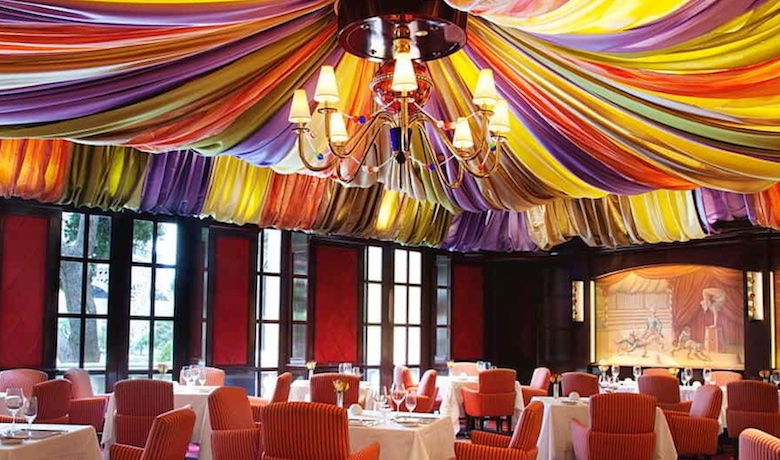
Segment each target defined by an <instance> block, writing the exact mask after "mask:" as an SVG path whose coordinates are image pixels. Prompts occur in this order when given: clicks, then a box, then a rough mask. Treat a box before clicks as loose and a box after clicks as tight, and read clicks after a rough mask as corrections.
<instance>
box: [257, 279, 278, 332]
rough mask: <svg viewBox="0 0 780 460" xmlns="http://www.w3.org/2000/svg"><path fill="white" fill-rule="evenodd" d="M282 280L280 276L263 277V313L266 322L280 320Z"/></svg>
mask: <svg viewBox="0 0 780 460" xmlns="http://www.w3.org/2000/svg"><path fill="white" fill-rule="evenodd" d="M281 291H282V288H281V279H280V278H279V277H278V276H264V277H263V297H262V299H263V312H262V316H261V318H262V319H264V320H273V321H278V320H279V309H280V304H281V299H282V292H281Z"/></svg>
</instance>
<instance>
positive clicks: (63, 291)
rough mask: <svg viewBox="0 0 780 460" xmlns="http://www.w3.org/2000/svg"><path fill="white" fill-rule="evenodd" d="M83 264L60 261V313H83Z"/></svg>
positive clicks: (58, 307) (58, 299)
mask: <svg viewBox="0 0 780 460" xmlns="http://www.w3.org/2000/svg"><path fill="white" fill-rule="evenodd" d="M82 267H83V265H82V264H81V262H68V261H65V260H62V261H60V292H59V295H58V297H57V303H58V306H57V310H58V311H59V312H60V313H81V284H82V276H81V275H82V272H81V270H82Z"/></svg>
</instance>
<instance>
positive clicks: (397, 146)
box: [289, 0, 510, 188]
mask: <svg viewBox="0 0 780 460" xmlns="http://www.w3.org/2000/svg"><path fill="white" fill-rule="evenodd" d="M336 11H337V12H338V14H339V26H340V33H339V43H340V45H341V46H342V47H343V48H344V49H345V50H346V51H348V52H349V53H351V54H354V55H356V56H358V57H360V58H363V59H369V60H372V61H378V62H381V65H380V66H379V68H378V70H377V71H376V74H375V75H374V77H373V79H372V80H371V83H370V85H369V88H370V90H371V92H372V93H373V95H374V102H375V107H377V109H376V110H375V111H374V112H373V113H371V114H370V115H368V116H364V115H361V116H355V115H347V114H344V113H342V112H341V111H339V110H338V109H337V104H338V102H339V101H340V93H339V88H338V82H337V80H336V75H335V72H334V70H333V67H332V66H328V65H326V66H323V67H322V68H321V69H320V72H319V78H318V80H317V85H316V88H315V91H314V102H315V103H316V104H317V108H316V111H317V113H319V114H321V115H322V116H323V123H322V124H323V127H322V130H323V131H324V132H322V133H315V132H314V130H313V129H312V128H310V126H309V125H310V122H311V121H312V115H311V111H310V105H309V104H310V103H309V98H308V95H307V93H306V91H305V90H303V89H298V90H296V91H295V92H294V94H293V98H292V105H291V107H290V113H289V121H290V122H291V123H293V124H294V131H295V132H296V134H297V149H298V156H299V158H300V160H301V162H302V164H303V165H304V166H305V167H306V168H307V169H309V170H311V171H315V172H323V171H329V170H331V169H335V173H336V175H337V176H338V178H339V180H341V181H342V182H345V183H349V182H352V181H353V180H354V179H355V177H356V175H357V173H356V171H358V170H359V169H360V168H364V167H366V161H367V158H368V157H369V155H368V152H369V150H370V149H371V148H372V147H376V148H377V152H378V160H377V163H378V164H377V165H376V166H373V167H372V168H373V171H374V172H376V171H378V170H380V169H381V168H383V167H385V166H386V165H388V164H389V163H390V162H392V161H395V162H396V163H397V164H398V165H400V166H404V165H407V164H413V165H416V166H418V167H421V168H427V169H429V170H432V171H436V173H437V174H438V176H439V178H440V180H441V182H442V183H444V184H446V185H447V186H448V187H451V188H457V187H459V186H460V185H461V183H462V182H463V178H464V174H465V173H468V174H470V175H472V176H474V177H476V178H487V177H489V176H490V175H491V174H493V173H494V172H495V171H496V170H497V169H498V167H499V164H500V159H501V153H502V150H503V149H504V143H505V141H506V136H507V134H508V133H509V130H510V127H509V110H508V106H507V103H506V101H505V100H503V99H501V98H500V97H499V95H498V91H497V90H496V84H495V80H494V77H493V71H492V70H491V69H482V70H481V71H480V73H479V78H478V80H477V85H476V87H475V88H474V90H473V92H472V98H471V99H472V102H473V103H474V106H475V108H476V109H475V111H474V112H473V113H470V114H468V115H466V116H461V117H458V118H457V120H455V122H454V123H452V122H445V121H442V120H439V119H437V118H435V117H434V116H432V115H431V114H430V113H429V112H427V111H426V110H425V105H426V104H427V103H428V101H429V99H430V96H431V92H432V90H433V81H432V79H431V77H430V75H429V73H428V69H427V66H426V64H425V61H429V60H434V59H440V58H443V57H445V56H448V55H450V54H452V53H454V52H456V51H458V50H459V49H460V48H461V47H462V46H463V45H464V44H465V42H466V32H465V25H466V21H465V20H466V17H465V15H464V14H463V13H462V12H458V11H455V10H453V9H451V8H449V7H448V6H447V5H446V3H444V2H443V1H425V0H423V1H416V2H406V1H368V2H366V1H362V0H361V1H358V0H341V1H339V2H337V4H336ZM345 118H346V119H349V120H352V121H356V122H357V124H358V125H359V128H358V129H357V130H356V131H355V132H353V133H350V132H349V131H348V129H347V122H346V119H345ZM472 127H475V128H476V132H475V131H473V130H472ZM415 133H420V135H421V136H422V145H426V146H427V147H424V148H420V149H419V151H415V152H414V154H413V152H412V144H413V142H412V138H413V136H414V134H415ZM317 135H320V136H322V135H324V139H325V140H326V143H327V148H326V149H324V150H325V151H324V152H318V151H317V149H316V148H315V147H314V145H313V144H314V142H313V139H315V138H316V137H318V136H317ZM380 136H385V137H387V138H389V143H387V142H377V141H378V140H379V139H380ZM429 136H436V137H437V138H438V139H437V141H438V142H436V143H433V142H431V139H430V138H429ZM307 145H308V146H309V148H308V150H307ZM434 145H438V146H441V147H442V149H443V150H444V151H441V152H436V151H435V150H436V149H434V148H433V146H434ZM311 152H314V155H312V153H311ZM345 161H349V162H352V163H354V164H356V165H357V168H356V167H354V165H352V166H353V167H350V166H347V167H344V165H343V164H342V162H345ZM447 163H452V165H451V166H450V167H448V165H447Z"/></svg>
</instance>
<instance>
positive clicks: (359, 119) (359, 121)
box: [358, 115, 368, 125]
mask: <svg viewBox="0 0 780 460" xmlns="http://www.w3.org/2000/svg"><path fill="white" fill-rule="evenodd" d="M366 121H368V120H367V119H366V116H365V115H361V116H359V117H358V123H360V124H361V125H364V124H366Z"/></svg>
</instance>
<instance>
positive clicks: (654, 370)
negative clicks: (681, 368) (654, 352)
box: [642, 367, 673, 377]
mask: <svg viewBox="0 0 780 460" xmlns="http://www.w3.org/2000/svg"><path fill="white" fill-rule="evenodd" d="M642 375H665V376H667V377H673V376H672V374H670V373H669V369H666V368H664V367H651V368H649V369H644V370H643V371H642Z"/></svg>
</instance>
